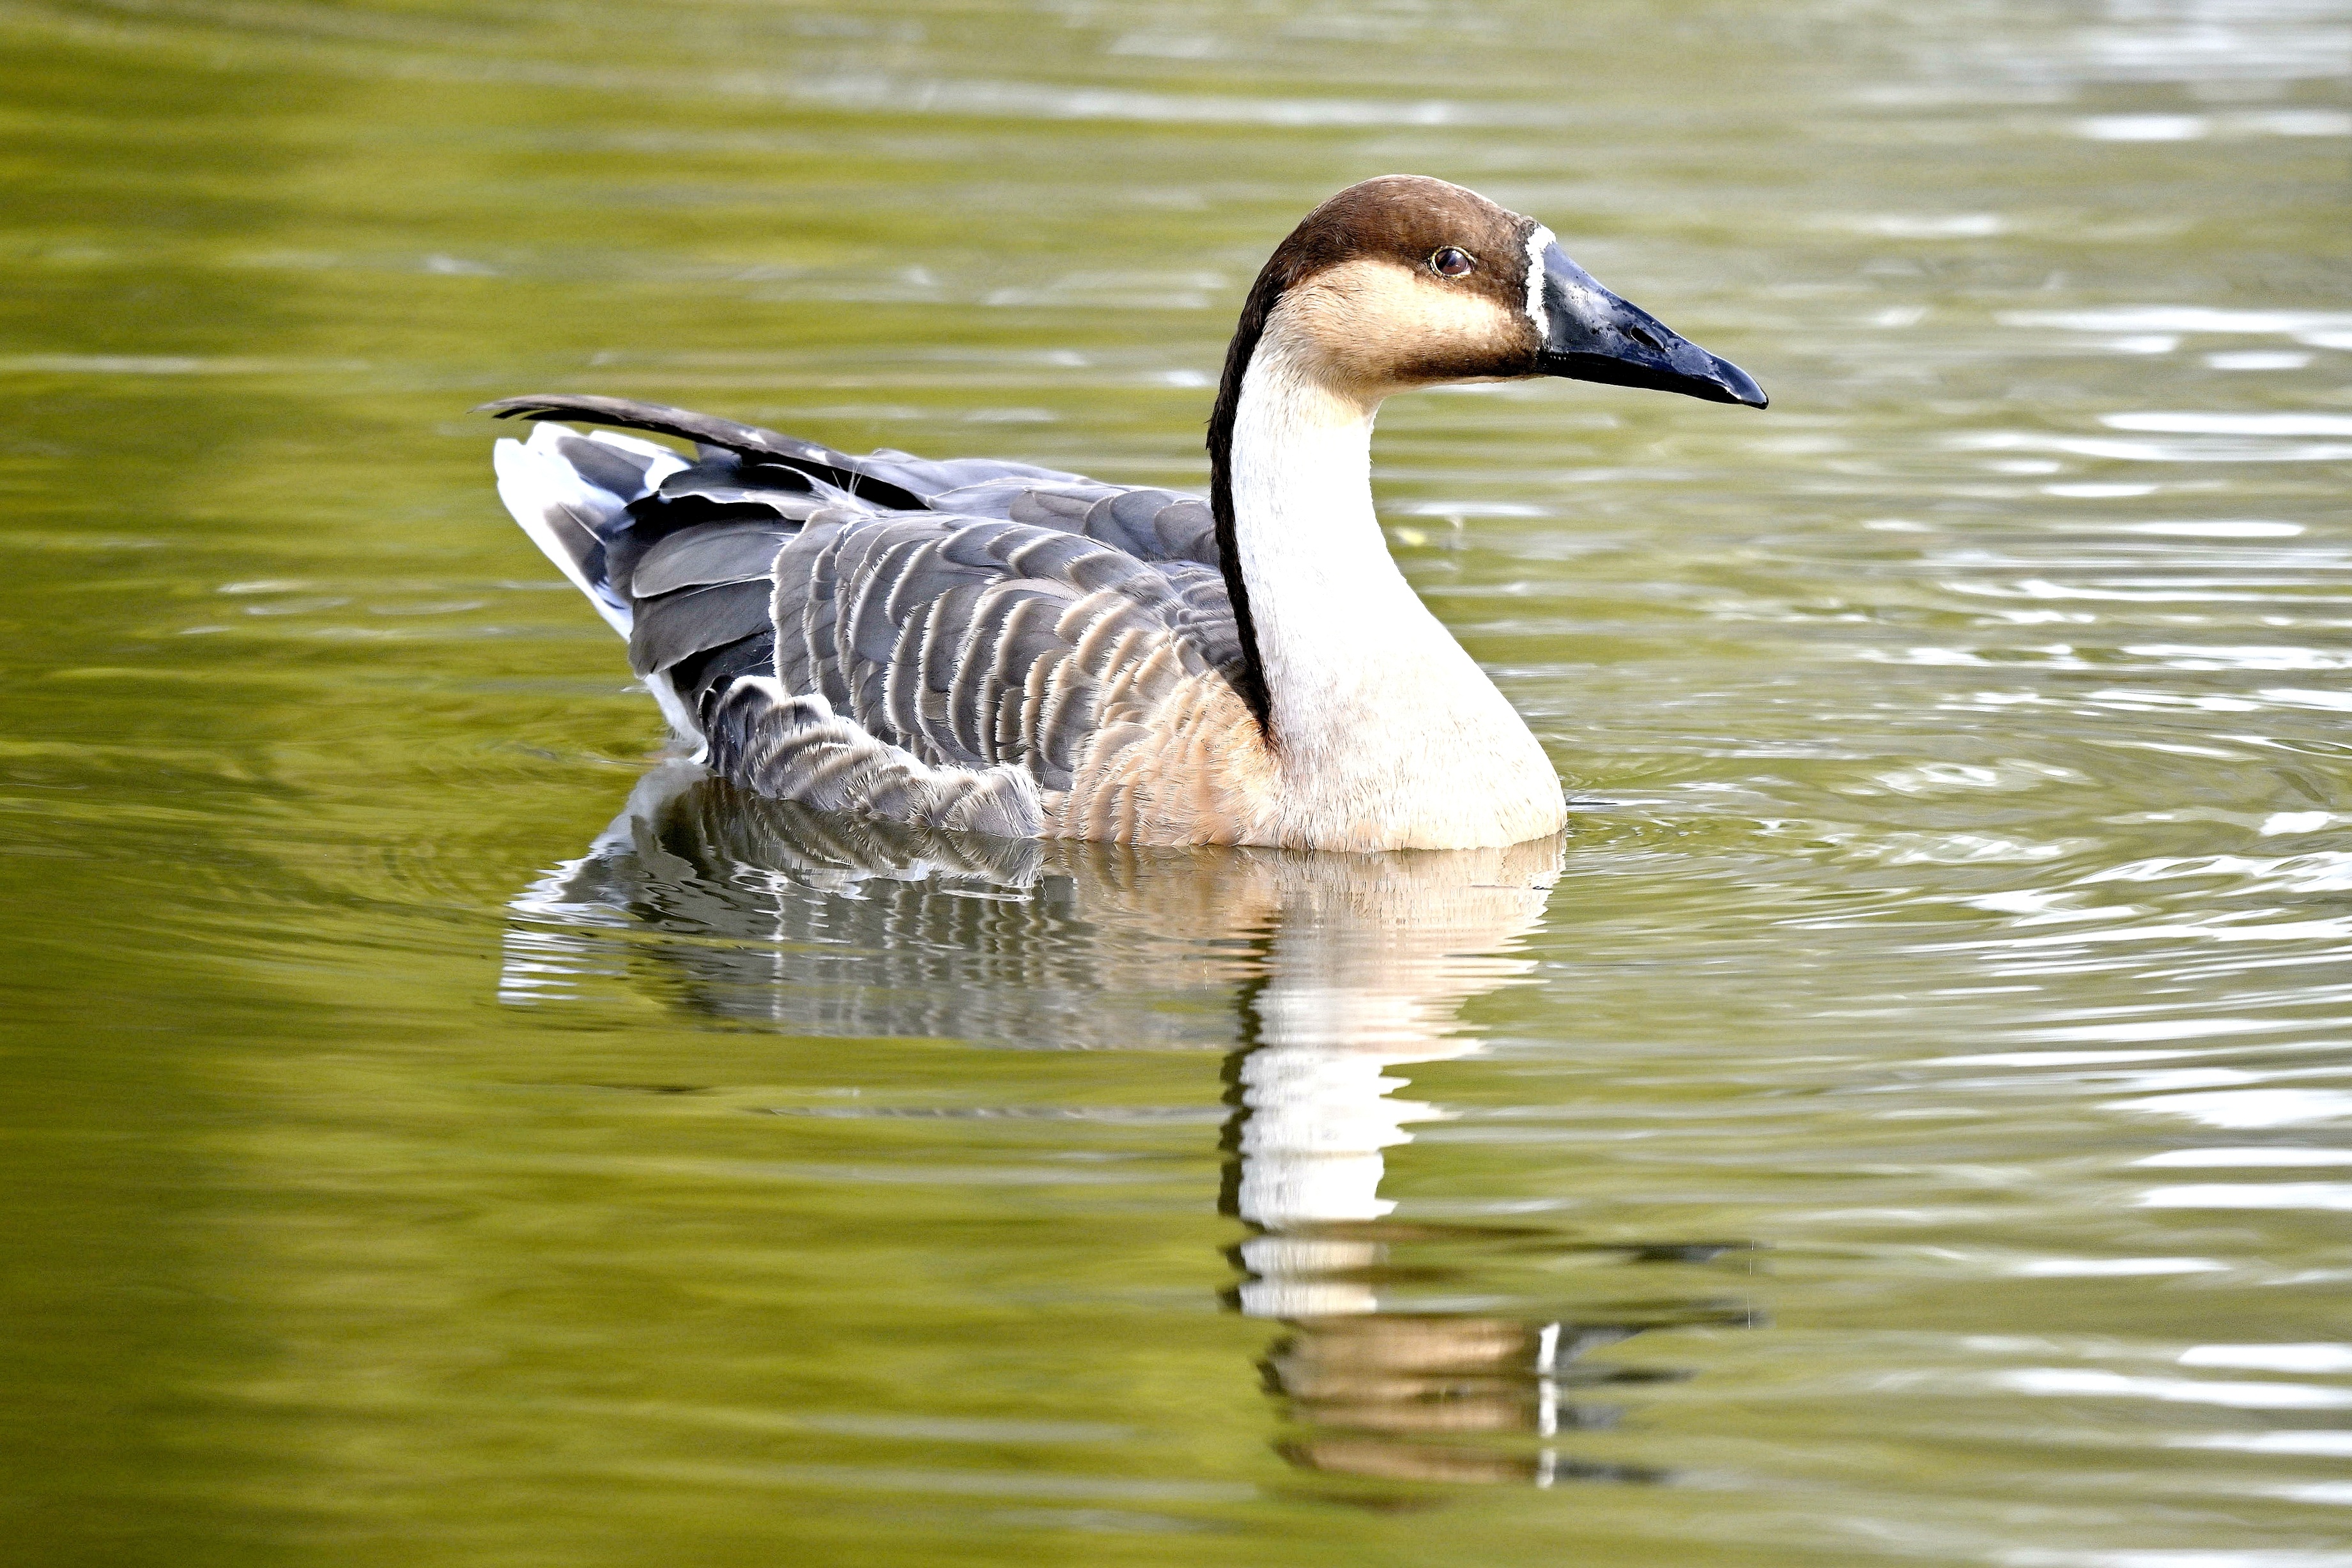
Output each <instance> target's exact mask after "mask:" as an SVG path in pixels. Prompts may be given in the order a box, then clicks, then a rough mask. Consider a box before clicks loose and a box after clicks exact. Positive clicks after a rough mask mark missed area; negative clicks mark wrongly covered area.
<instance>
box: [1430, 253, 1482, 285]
mask: <svg viewBox="0 0 2352 1568" xmlns="http://www.w3.org/2000/svg"><path fill="white" fill-rule="evenodd" d="M1429 265H1430V266H1431V268H1433V269H1434V270H1435V271H1436V273H1437V275H1438V276H1439V277H1441V278H1460V277H1462V276H1464V275H1465V274H1466V273H1468V272H1469V270H1470V269H1471V268H1473V267H1475V266H1477V265H1478V264H1477V263H1476V262H1475V261H1473V260H1471V259H1470V253H1469V252H1468V251H1466V250H1459V249H1456V248H1455V247H1453V246H1450V245H1449V246H1446V247H1443V248H1442V249H1440V250H1439V251H1438V252H1437V253H1436V254H1435V255H1433V256H1432V257H1431V258H1429Z"/></svg>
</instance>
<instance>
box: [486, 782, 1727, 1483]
mask: <svg viewBox="0 0 2352 1568" xmlns="http://www.w3.org/2000/svg"><path fill="white" fill-rule="evenodd" d="M1560 854H1561V851H1560V846H1559V841H1557V840H1538V841H1537V842H1535V843H1531V844H1523V845H1519V846H1516V847H1511V848H1507V849H1486V850H1463V851H1444V852H1440V851H1421V852H1410V853H1399V854H1389V855H1351V856H1338V855H1314V854H1307V853H1302V852H1293V851H1278V850H1252V849H1221V850H1173V849H1148V848H1137V847H1125V846H1114V845H1097V844H1054V843H1040V842H1037V841H1034V840H1003V839H992V838H982V837H972V836H965V835H947V834H940V833H936V832H932V831H929V830H924V829H919V828H909V827H905V826H898V825H895V824H888V823H880V822H875V821H871V820H866V819H862V818H854V817H845V816H837V815H832V814H824V813H819V812H814V811H811V810H809V809H807V808H806V807H803V806H799V805H790V804H786V803H781V802H776V801H771V800H766V799H763V798H760V797H756V796H752V795H747V794H744V793H742V792H740V791H739V790H736V789H734V788H733V787H731V786H730V785H728V784H724V783H723V782H721V781H718V780H715V779H711V778H709V776H708V775H706V774H704V773H701V771H700V770H699V769H696V768H693V767H690V766H688V765H686V764H669V765H667V766H665V767H663V768H660V769H656V770H655V771H654V772H653V773H649V774H647V775H646V778H645V779H644V780H642V781H641V782H640V784H638V786H637V788H636V789H635V792H634V793H633V795H632V796H631V798H630V801H629V804H628V805H627V807H626V809H625V810H624V811H623V812H622V813H621V815H620V816H619V817H617V818H616V819H615V820H614V823H613V824H612V826H610V827H608V828H607V829H606V830H605V831H604V833H603V834H602V835H600V836H599V837H597V838H596V840H595V841H594V843H593V844H592V845H591V846H590V847H589V849H588V852H587V853H586V854H585V855H583V856H582V857H581V858H578V859H576V860H573V861H571V862H568V863H566V864H565V865H563V866H562V867H560V868H557V869H555V870H554V871H552V872H551V873H550V874H549V875H548V876H547V877H545V878H543V879H541V880H540V881H538V882H536V883H534V884H533V885H532V886H531V887H530V888H529V889H526V890H525V891H524V892H523V893H522V894H521V895H520V897H518V898H517V899H516V900H514V903H513V906H512V910H513V916H514V919H513V920H512V921H511V922H510V924H509V932H508V939H507V959H506V963H505V968H504V973H503V976H502V991H503V994H504V995H505V996H506V997H507V999H509V1000H510V1001H514V1002H518V1003H533V1002H540V1001H544V1000H548V999H551V998H557V997H561V996H562V995H564V994H568V993H572V992H575V991H578V990H580V989H582V988H583V987H585V986H588V985H592V984H599V983H604V984H609V983H611V982H612V981H614V980H615V979H618V980H620V981H622V982H624V983H625V984H633V985H644V986H647V987H650V988H653V989H656V990H658V991H660V992H663V993H665V994H667V997H668V999H669V1000H670V1001H671V1003H672V1004H673V1005H677V1006H680V1007H683V1008H686V1009H688V1010H692V1011H695V1012H700V1013H704V1014H709V1015H712V1016H722V1017H729V1018H736V1019H744V1020H752V1019H757V1020H760V1021H763V1022H767V1023H770V1024H772V1025H775V1026H782V1027H786V1028H789V1029H792V1030H793V1031H794V1032H797V1033H806V1034H815V1035H827V1034H840V1035H845V1036H869V1037H870V1036H877V1035H888V1036H898V1037H907V1036H920V1035H947V1036H953V1037H960V1038H963V1039H968V1040H972V1041H974V1042H975V1043H981V1044H991V1045H1005V1046H1014V1047H1033V1048H1034V1047H1046V1048H1055V1047H1059V1048H1074V1047H1076V1048H1085V1047H1116V1046H1128V1047H1135V1046H1143V1047H1152V1048H1168V1047H1183V1046H1192V1047H1206V1048H1213V1049H1217V1050H1221V1051H1223V1052H1225V1053H1227V1056H1226V1068H1225V1078H1226V1083H1227V1092H1226V1103H1227V1108H1228V1114H1227V1116H1226V1119H1225V1123H1224V1128H1223V1149H1224V1152H1225V1167H1224V1177H1223V1192H1222V1194H1221V1197H1220V1206H1221V1207H1222V1209H1223V1211H1224V1212H1225V1213H1226V1214H1228V1215H1232V1216H1233V1217H1234V1218H1235V1219H1236V1220H1238V1221H1240V1222H1241V1223H1242V1224H1243V1225H1244V1226H1245V1227H1246V1228H1247V1232H1248V1234H1247V1235H1246V1237H1244V1239H1243V1240H1242V1241H1241V1242H1240V1243H1239V1244H1238V1245H1237V1246H1236V1247H1234V1248H1233V1249H1232V1250H1231V1253H1230V1254H1229V1256H1230V1258H1231V1259H1232V1261H1233V1262H1234V1265H1235V1267H1236V1269H1237V1272H1238V1275H1239V1278H1238V1279H1237V1280H1236V1282H1235V1283H1234V1286H1233V1287H1232V1288H1231V1289H1230V1290H1229V1291H1228V1292H1227V1296H1226V1300H1227V1304H1228V1305H1229V1306H1230V1307H1231V1308H1233V1309H1234V1310H1237V1311H1239V1312H1241V1313H1242V1314H1244V1315H1245V1316H1248V1317H1251V1318H1259V1319H1265V1320H1267V1321H1269V1322H1270V1323H1273V1324H1276V1325H1278V1327H1277V1328H1276V1337H1275V1338H1274V1340H1273V1342H1272V1343H1271V1344H1270V1345H1269V1347H1268V1348H1267V1350H1266V1352H1265V1356H1264V1359H1263V1360H1262V1361H1261V1363H1259V1369H1260V1372H1261V1374H1262V1376H1263V1378H1264V1381H1265V1387H1266V1389H1267V1392H1268V1393H1269V1394H1272V1395H1274V1396H1276V1398H1277V1399H1278V1400H1279V1401H1280V1403H1281V1405H1282V1408H1283V1412H1284V1414H1285V1415H1286V1419H1287V1424H1288V1433H1287V1435H1286V1436H1284V1437H1283V1438H1281V1439H1280V1440H1279V1442H1278V1447H1279V1448H1280V1450H1281V1452H1282V1453H1283V1454H1284V1455H1285V1457H1286V1458H1288V1459H1289V1460H1290V1461H1291V1462H1293V1463H1294V1464H1297V1465H1298V1466H1301V1467H1303V1468H1310V1469H1315V1470H1320V1471H1327V1472H1332V1473H1336V1474H1340V1475H1348V1476H1356V1477H1362V1478H1368V1479H1381V1480H1389V1481H1435V1482H1489V1483H1495V1482H1507V1483H1520V1484H1535V1485H1549V1484H1552V1483H1554V1482H1557V1481H1561V1480H1566V1479H1607V1480H1620V1481H1640V1480H1648V1479H1657V1477H1658V1474H1659V1472H1656V1471H1654V1470H1650V1469H1646V1468H1640V1467H1631V1466H1620V1465H1608V1464H1600V1463H1595V1462H1593V1461H1591V1460H1589V1459H1579V1458H1572V1457H1570V1455H1568V1454H1567V1453H1564V1452H1562V1451H1561V1450H1560V1448H1559V1446H1558V1444H1557V1443H1556V1442H1555V1441H1554V1440H1555V1439H1557V1438H1559V1437H1561V1436H1563V1435H1565V1434H1570V1433H1574V1432H1577V1431H1580V1430H1591V1429H1592V1428H1595V1427H1604V1426H1609V1425H1612V1423H1613V1421H1614V1420H1615V1417H1616V1410H1615V1408H1614V1407H1613V1406H1612V1405H1608V1404H1606V1403H1595V1402H1593V1401H1594V1399H1595V1398H1605V1394H1606V1392H1607V1390H1608V1389H1609V1388H1610V1387H1612V1386H1617V1385H1623V1384H1635V1383H1641V1382H1654V1381H1659V1380H1662V1379H1671V1378H1675V1377H1678V1376H1680V1375H1682V1374H1681V1373H1676V1372H1673V1371H1657V1370H1644V1369H1637V1368H1625V1367H1616V1366H1603V1365H1598V1364H1593V1363H1587V1362H1586V1361H1585V1360H1584V1357H1585V1355H1586V1352H1591V1351H1593V1350H1596V1349H1598V1348H1600V1347H1601V1346H1603V1345H1608V1344H1613V1343H1616V1342H1621V1341H1622V1340H1624V1339H1627V1338H1629V1337H1630V1336H1632V1335H1633V1334H1636V1333H1639V1332H1642V1331H1644V1330H1648V1329H1653V1328H1659V1327H1665V1326H1674V1325H1685V1324H1696V1323H1709V1324H1717V1325H1724V1324H1730V1325H1738V1324H1744V1323H1746V1322H1748V1321H1749V1316H1748V1311H1747V1310H1746V1309H1745V1308H1744V1307H1742V1306H1741V1305H1739V1304H1738V1302H1736V1301H1724V1300H1715V1299H1711V1298H1705V1297H1702V1298H1692V1299H1680V1298H1676V1299H1669V1300H1663V1301H1662V1300H1656V1299H1654V1298H1651V1299H1648V1300H1644V1301H1643V1302H1642V1303H1641V1304H1640V1305H1639V1306H1638V1307H1624V1306H1615V1307H1601V1308H1598V1309H1595V1310H1575V1311H1569V1310H1563V1311H1557V1312H1538V1311H1528V1312H1525V1313H1521V1314H1511V1315H1505V1314H1497V1313H1495V1312H1491V1311H1463V1310H1439V1309H1435V1308H1431V1307H1426V1306H1420V1307H1417V1306H1416V1305H1415V1302H1416V1299H1417V1298H1418V1299H1419V1300H1423V1301H1426V1300H1428V1299H1429V1297H1428V1291H1429V1288H1430V1287H1432V1286H1433V1285H1434V1284H1436V1283H1438V1282H1441V1281H1443V1280H1444V1279H1449V1278H1455V1277H1459V1276H1461V1275H1463V1274H1464V1273H1465V1272H1468V1271H1470V1270H1474V1269H1475V1270H1479V1271H1486V1270H1492V1269H1496V1268H1510V1267H1518V1268H1527V1267H1530V1266H1535V1267H1537V1268H1538V1269H1539V1270H1540V1269H1543V1268H1550V1267H1552V1266H1556V1265H1559V1264H1561V1263H1563V1262H1574V1261H1589V1262H1600V1263H1604V1264H1613V1263H1624V1264H1633V1265H1639V1264H1654V1263H1669V1264H1693V1263H1706V1262H1707V1261H1709V1260H1711V1259H1713V1258H1717V1256H1718V1255H1720V1254H1722V1253H1723V1252H1725V1251H1726V1250H1727V1247H1726V1245H1725V1244H1721V1243H1712V1242H1689V1243H1685V1242H1664V1243H1644V1244H1639V1245H1624V1246H1618V1245H1605V1246H1604V1245H1592V1244H1583V1243H1579V1242H1576V1241H1574V1240H1572V1239H1570V1238H1569V1237H1562V1236H1559V1235H1558V1234H1557V1233H1554V1232H1552V1231H1549V1230H1546V1229H1542V1228H1538V1227H1532V1226H1491V1225H1488V1226H1432V1225H1417V1224H1409V1223H1402V1222H1400V1221H1398V1220H1396V1219H1395V1218H1393V1217H1392V1215H1393V1212H1394V1210H1395V1208H1396V1204H1395V1202H1394V1200H1392V1199H1389V1198H1384V1197H1382V1196H1381V1181H1382V1178H1383V1176H1384V1174H1385V1170H1386V1161H1387V1155H1388V1152H1389V1151H1391V1150H1393V1149H1395V1148H1398V1147H1399V1146H1401V1145H1403V1144H1407V1143H1410V1142H1412V1138H1413V1135H1414V1134H1413V1129H1414V1128H1416V1127H1419V1126H1422V1125H1423V1124H1426V1123H1431V1122H1435V1121H1442V1120H1444V1118H1445V1117H1446V1112H1445V1111H1444V1110H1442V1109H1440V1108H1439V1107H1437V1106H1435V1105H1433V1104H1430V1103H1428V1102H1426V1101H1424V1100H1419V1099H1414V1098H1409V1097H1407V1096H1405V1095H1403V1094H1402V1093H1400V1092H1399V1091H1400V1090H1402V1089H1406V1088H1408V1087H1409V1083H1408V1079H1406V1077H1405V1076H1404V1075H1403V1074H1402V1072H1400V1071H1399V1069H1401V1068H1404V1067H1407V1066H1410V1065H1412V1064H1420V1063H1429V1062H1434V1061H1440V1060H1444V1059H1446V1058H1456V1057H1461V1056H1464V1055H1465V1054H1468V1053H1470V1052H1472V1051H1474V1050H1476V1049H1478V1048H1479V1045H1480V1042H1479V1039H1478V1037H1477V1036H1476V1035H1475V1033H1474V1032H1472V1031H1471V1030H1469V1029H1468V1028H1467V1027H1465V1025H1464V1023H1463V1022H1462V1019H1461V1017H1460V1014H1461V1011H1462V1009H1463V1007H1464V1005H1465V1004H1466V1003H1468V1002H1469V1001H1471V1000H1472V999H1474V998H1476V997H1479V996H1483V995H1486V994H1492V993H1495V992H1496V991H1498V990H1501V989H1502V988H1505V987H1507V986H1510V985H1513V984H1518V983H1521V982H1524V981H1525V980H1527V979H1528V977H1529V976H1530V975H1531V974H1532V973H1533V971H1534V968H1535V965H1534V963H1533V962H1532V961H1531V960H1529V959H1527V958H1525V957H1523V956H1517V955H1516V954H1515V953H1514V952H1513V951H1512V950H1513V948H1514V947H1515V946H1516V945H1517V943H1518V942H1520V941H1521V939H1522V938H1524V936H1525V935H1526V933H1527V932H1528V931H1530V930H1531V929H1532V928H1533V927H1534V926H1535V925H1536V923H1537V922H1538V921H1539V920H1540V919H1541V917H1542V914H1543V910H1544V907H1545V903H1546V900H1547V898H1548V897H1549V889H1550V888H1551V886H1552V884H1553V882H1554V880H1555V879H1557V878H1558V876H1559V870H1560ZM649 937H650V938H652V939H653V940H650V941H649V940H647V939H648V938H649ZM665 939H670V940H665Z"/></svg>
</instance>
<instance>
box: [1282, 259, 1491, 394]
mask: <svg viewBox="0 0 2352 1568" xmlns="http://www.w3.org/2000/svg"><path fill="white" fill-rule="evenodd" d="M1276 310H1277V311H1279V312H1280V313H1281V314H1282V315H1283V316H1284V317H1286V325H1288V326H1290V327H1291V328H1292V329H1293V332H1292V334H1291V337H1292V341H1293V342H1297V343H1298V344H1299V345H1300V346H1301V347H1303V348H1305V349H1306V350H1307V353H1308V354H1309V355H1310V356H1311V358H1312V359H1313V361H1314V367H1313V368H1314V369H1315V370H1316V371H1317V372H1318V373H1319V375H1320V378H1321V379H1323V380H1324V381H1325V382H1326V384H1330V385H1333V386H1335V387H1339V386H1344V387H1346V388H1348V389H1349V390H1350V391H1355V392H1358V393H1360V395H1363V396H1364V397H1365V398H1366V400H1367V401H1377V400H1378V399H1380V398H1381V397H1384V396H1387V395H1389V394H1391V393H1392V392H1396V391H1399V390H1401V389H1402V388H1404V387H1406V386H1412V385H1420V384H1426V383H1428V382H1431V381H1446V380H1454V379H1461V378H1467V377H1472V376H1486V375H1492V374H1494V371H1493V368H1492V367H1493V366H1495V365H1496V364H1498V363H1508V362H1509V361H1511V360H1512V359H1515V358H1517V357H1519V356H1521V355H1524V354H1526V353H1529V352H1530V350H1531V347H1532V343H1531V339H1532V337H1533V334H1534V327H1533V325H1532V324H1531V323H1530V322H1529V321H1528V319H1527V316H1526V313H1525V312H1524V311H1521V310H1514V309H1510V308H1507V307H1506V306H1503V305H1501V304H1498V303H1497V302H1496V300H1494V299H1492V298H1491V297H1489V296H1488V295H1486V294H1485V293H1483V292H1479V291H1476V290H1474V289H1467V288H1464V287H1460V286H1458V285H1454V284H1449V283H1447V282H1445V281H1444V280H1443V279H1438V278H1435V277H1432V276H1430V275H1428V274H1426V273H1424V272H1423V271H1422V270H1421V269H1420V268H1412V267H1404V266H1401V265H1399V264H1398V263H1396V262H1393V261H1348V262H1342V263H1341V264H1340V265H1339V266H1337V267H1333V268H1328V270H1326V271H1323V272H1320V273H1318V274H1317V275H1316V276H1315V277H1314V278H1312V279H1309V280H1308V281H1307V282H1306V283H1304V284H1302V285H1300V286H1299V287H1298V288H1297V289H1292V290H1291V291H1290V292H1289V293H1288V294H1286V295H1285V296H1284V297H1283V300H1282V302H1281V304H1279V305H1278V306H1276ZM1448 366H1459V367H1460V369H1459V373H1458V375H1456V374H1447V367H1448Z"/></svg>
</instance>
